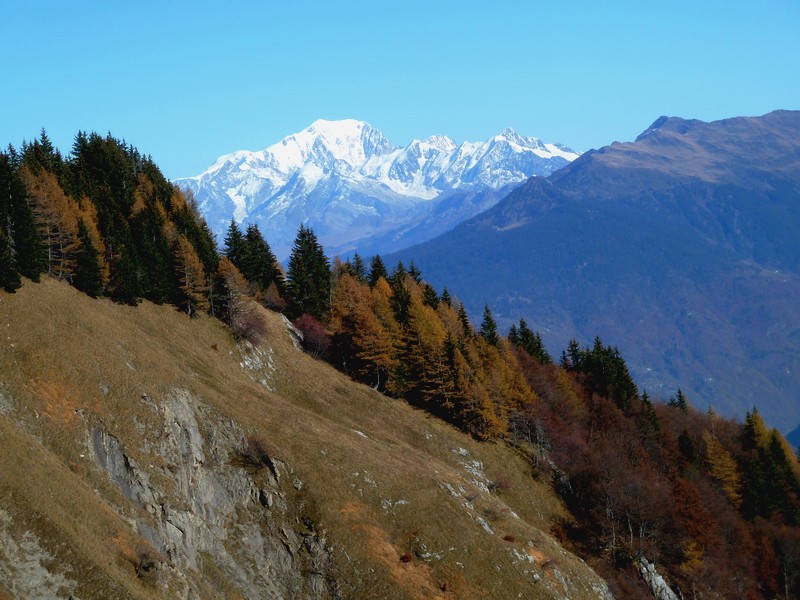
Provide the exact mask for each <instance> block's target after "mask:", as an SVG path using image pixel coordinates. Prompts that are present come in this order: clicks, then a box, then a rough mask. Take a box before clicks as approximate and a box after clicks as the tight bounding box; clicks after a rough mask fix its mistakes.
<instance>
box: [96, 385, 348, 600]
mask: <svg viewBox="0 0 800 600" xmlns="http://www.w3.org/2000/svg"><path fill="white" fill-rule="evenodd" d="M142 401H143V402H145V403H146V404H148V405H150V408H151V410H152V411H155V412H156V413H158V414H159V416H160V419H159V420H160V422H161V423H160V425H161V427H160V428H156V429H153V428H152V427H149V428H145V427H141V430H142V433H143V435H142V438H141V439H142V442H141V447H140V448H139V451H140V452H143V453H145V454H146V455H148V456H150V457H152V463H151V464H149V465H147V467H145V466H144V465H140V464H139V463H137V461H136V460H134V459H133V458H132V456H131V455H130V454H129V453H128V452H126V448H125V445H124V444H123V443H122V442H120V440H118V439H117V438H116V437H114V436H113V435H110V434H108V433H107V432H106V431H105V430H104V429H103V427H102V426H100V425H96V426H94V427H93V429H92V430H91V433H90V437H91V445H92V448H93V450H94V453H95V456H96V459H97V463H98V464H99V465H100V467H101V468H102V469H104V470H105V471H106V472H107V473H108V475H109V477H110V478H111V480H112V481H113V482H114V484H116V486H117V487H118V488H119V490H120V492H121V493H122V495H123V496H124V497H125V498H126V499H127V500H129V501H130V502H131V503H132V504H133V505H134V507H135V508H137V509H139V510H136V511H135V513H134V514H135V516H134V520H135V524H136V529H137V530H138V532H139V533H140V535H141V536H142V537H143V538H144V539H145V540H147V541H148V542H149V543H150V544H151V545H152V551H147V550H141V551H140V554H141V556H140V559H141V564H140V565H139V567H137V568H141V569H144V570H150V569H166V568H170V569H177V570H178V571H181V572H187V571H197V572H199V571H204V570H206V569H207V568H208V567H209V566H210V565H209V564H208V561H211V562H212V563H213V567H214V569H215V570H218V571H221V573H222V574H223V575H224V578H225V580H226V581H228V582H230V583H231V584H232V585H233V586H235V588H236V590H237V591H238V592H240V593H242V594H243V595H244V596H245V597H247V598H328V597H332V596H336V592H335V584H334V583H333V581H332V579H331V577H330V574H329V573H328V567H329V562H330V550H329V549H328V548H327V547H326V544H325V540H324V539H322V538H320V537H319V536H318V535H317V534H316V533H315V532H314V531H313V524H311V523H308V522H306V523H302V522H298V519H297V518H296V517H297V515H296V514H294V512H293V510H292V507H291V506H290V505H289V503H288V502H287V493H286V492H285V491H284V490H283V487H282V483H284V484H286V485H287V486H292V483H293V481H295V480H296V478H295V477H294V476H293V474H292V471H291V467H289V466H288V465H286V464H284V463H281V462H280V461H274V460H272V459H270V458H269V457H268V456H267V455H266V453H264V452H263V450H262V449H261V448H260V446H258V448H257V450H255V451H254V450H253V449H252V448H251V447H250V445H252V444H253V442H252V441H249V440H248V439H247V438H246V435H245V433H244V431H243V430H242V429H241V428H240V427H239V426H238V425H237V424H236V423H234V422H232V421H222V420H220V419H217V418H215V416H214V415H213V414H212V413H211V411H210V410H209V409H208V407H206V406H204V405H202V403H200V402H199V401H198V400H197V399H196V398H194V397H193V396H192V395H191V394H190V393H189V392H187V391H186V390H180V389H179V390H174V391H173V392H172V393H171V394H170V395H169V396H168V397H167V398H166V399H165V400H164V401H163V402H161V403H159V404H156V403H154V402H152V401H151V400H150V399H149V398H147V397H146V396H143V398H142ZM198 421H199V422H200V423H202V424H203V425H202V427H201V425H200V424H199V422H198ZM155 465H158V466H155ZM292 494H293V495H296V494H294V491H292ZM183 579H184V581H185V585H186V590H185V591H186V594H185V595H186V597H187V598H194V597H208V596H209V590H208V589H196V587H195V584H194V582H193V580H192V578H191V577H184V578H183Z"/></svg>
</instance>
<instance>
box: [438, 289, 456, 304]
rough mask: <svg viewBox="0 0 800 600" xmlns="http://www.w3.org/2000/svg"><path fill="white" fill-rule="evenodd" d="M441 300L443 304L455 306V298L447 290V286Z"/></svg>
mask: <svg viewBox="0 0 800 600" xmlns="http://www.w3.org/2000/svg"><path fill="white" fill-rule="evenodd" d="M439 300H441V302H442V304H445V305H447V306H453V299H452V298H451V297H450V292H448V291H447V288H444V290H442V295H441V297H440V298H439Z"/></svg>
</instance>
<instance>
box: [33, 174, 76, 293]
mask: <svg viewBox="0 0 800 600" xmlns="http://www.w3.org/2000/svg"><path fill="white" fill-rule="evenodd" d="M22 177H23V181H24V182H25V184H26V187H27V189H28V194H29V197H30V199H31V204H32V212H33V215H34V218H35V221H36V227H37V229H38V232H39V237H40V239H41V240H42V244H43V254H44V259H45V260H44V264H45V267H46V270H47V273H48V274H49V275H52V276H53V277H57V278H59V279H66V280H68V281H71V280H72V277H73V275H74V269H75V256H74V254H75V251H76V250H77V247H78V245H79V242H78V222H77V216H76V215H77V206H76V205H75V202H74V201H72V200H71V199H70V198H68V197H67V196H66V194H64V190H62V189H61V186H60V185H59V183H58V179H57V178H56V176H55V175H54V174H53V173H51V172H49V171H46V170H44V169H40V170H39V172H38V174H36V175H34V174H33V172H32V171H30V170H28V169H27V168H23V169H22Z"/></svg>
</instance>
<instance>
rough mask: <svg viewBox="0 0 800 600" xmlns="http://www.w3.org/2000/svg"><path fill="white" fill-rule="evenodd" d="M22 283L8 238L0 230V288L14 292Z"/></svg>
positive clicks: (0, 229)
mask: <svg viewBox="0 0 800 600" xmlns="http://www.w3.org/2000/svg"><path fill="white" fill-rule="evenodd" d="M20 285H22V282H21V280H20V277H19V271H18V270H17V263H16V261H15V260H14V256H13V254H12V253H11V245H10V244H9V243H8V237H7V236H6V234H5V231H3V229H2V228H0V287H2V288H3V289H4V290H5V291H7V292H14V291H16V290H17V289H18V288H19V287H20Z"/></svg>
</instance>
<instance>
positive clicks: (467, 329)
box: [458, 303, 475, 339]
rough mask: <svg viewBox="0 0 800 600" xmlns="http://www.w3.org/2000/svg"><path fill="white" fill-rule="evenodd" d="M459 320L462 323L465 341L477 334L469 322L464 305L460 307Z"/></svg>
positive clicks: (462, 333)
mask: <svg viewBox="0 0 800 600" xmlns="http://www.w3.org/2000/svg"><path fill="white" fill-rule="evenodd" d="M458 320H459V322H460V323H461V337H462V338H463V339H469V338H471V337H472V336H473V335H474V334H475V332H474V331H473V330H472V324H471V323H470V322H469V316H467V309H465V308H464V304H463V303H461V304H459V305H458Z"/></svg>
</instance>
